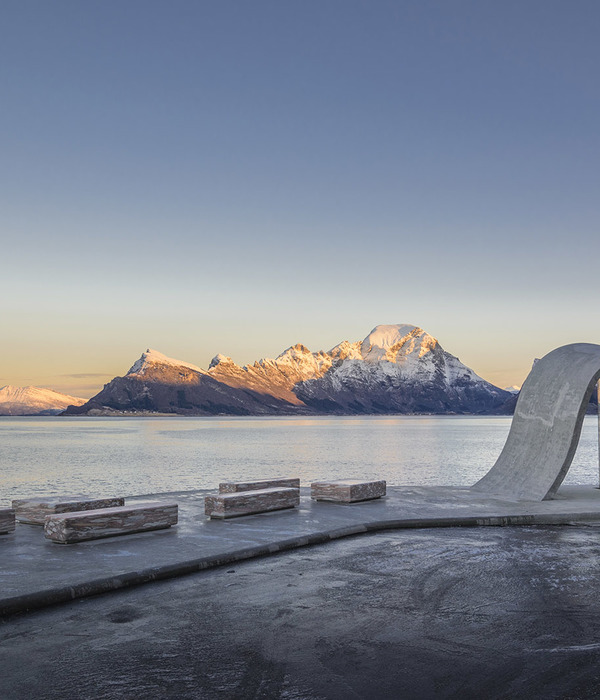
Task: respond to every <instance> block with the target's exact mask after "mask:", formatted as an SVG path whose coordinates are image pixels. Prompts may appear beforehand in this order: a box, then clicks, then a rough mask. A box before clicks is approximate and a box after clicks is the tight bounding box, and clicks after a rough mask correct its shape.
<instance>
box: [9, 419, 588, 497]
mask: <svg viewBox="0 0 600 700" xmlns="http://www.w3.org/2000/svg"><path fill="white" fill-rule="evenodd" d="M510 420H511V419H510V418H508V417H504V416H503V417H470V416H469V417H463V416H398V417H391V416H383V417H327V418H59V417H44V418H16V417H15V418H0V503H2V504H6V503H7V502H8V501H10V499H12V498H17V497H19V496H28V495H42V494H43V495H49V494H71V493H79V492H81V493H89V494H94V495H98V496H102V495H112V494H118V495H120V494H124V495H134V494H144V493H160V492H165V491H179V490H191V489H200V488H208V489H211V488H215V486H216V485H217V483H218V482H219V481H220V480H221V479H239V480H243V479H255V478H267V477H271V476H287V475H291V476H299V477H300V479H301V482H302V484H303V485H306V484H308V483H310V481H312V480H315V479H341V478H362V477H364V478H382V479H386V480H387V481H388V483H389V484H395V485H416V484H419V485H426V484H448V485H454V486H468V485H470V484H472V483H473V482H475V481H476V480H477V479H478V478H480V477H481V476H483V474H485V472H486V471H487V470H488V469H489V468H490V467H491V466H492V464H493V463H494V462H495V460H496V458H497V457H498V455H499V453H500V450H501V449H502V446H503V444H504V441H505V440H506V436H507V434H508V430H509V427H510ZM597 442H598V441H597V423H596V418H595V417H594V416H588V417H587V418H586V420H585V424H584V428H583V433H582V437H581V442H580V447H579V450H578V452H577V454H576V456H575V459H574V462H573V466H572V468H571V471H570V472H569V474H568V476H567V480H566V482H567V483H583V484H593V485H596V484H597V481H598V445H597Z"/></svg>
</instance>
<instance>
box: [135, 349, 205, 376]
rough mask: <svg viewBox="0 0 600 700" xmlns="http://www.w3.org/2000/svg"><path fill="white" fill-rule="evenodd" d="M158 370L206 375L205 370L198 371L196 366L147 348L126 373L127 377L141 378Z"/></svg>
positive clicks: (198, 368)
mask: <svg viewBox="0 0 600 700" xmlns="http://www.w3.org/2000/svg"><path fill="white" fill-rule="evenodd" d="M158 368H182V369H191V370H193V371H194V372H199V373H200V374H206V371H205V370H203V369H200V367H196V365H192V364H190V363H189V362H182V361H181V360H175V359H173V358H172V357H167V356H166V355H163V354H162V352H158V350H152V349H151V348H148V349H147V350H146V352H143V353H142V356H141V357H140V359H139V360H136V361H135V362H134V363H133V365H132V366H131V368H130V369H129V372H127V375H128V376H131V375H137V376H142V375H144V374H146V373H148V372H151V371H152V370H157V369H158Z"/></svg>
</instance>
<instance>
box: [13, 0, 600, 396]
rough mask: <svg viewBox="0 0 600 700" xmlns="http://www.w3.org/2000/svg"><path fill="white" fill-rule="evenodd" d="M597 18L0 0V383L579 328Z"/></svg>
mask: <svg viewBox="0 0 600 700" xmlns="http://www.w3.org/2000/svg"><path fill="white" fill-rule="evenodd" d="M598 37H600V3H598V2H597V0H564V1H557V0H518V1H514V0H495V1H489V0H473V1H467V0H438V1H430V0H414V1H412V0H410V1H404V0H395V1H388V0H362V1H357V0H272V1H270V2H266V1H262V0H254V1H253V2H248V1H247V0H244V1H241V0H240V1H237V2H234V1H228V0H218V2H217V1H211V2H203V1H201V0H195V1H187V0H179V1H178V0H171V1H170V2H166V1H161V2H156V1H154V0H118V1H113V0H86V2H81V1H80V0H69V1H65V0H54V1H53V2H47V0H37V1H32V0H4V1H3V2H2V7H1V8H0V89H1V93H0V97H1V99H0V153H1V154H2V155H1V167H0V179H1V181H0V231H1V235H2V244H1V249H0V250H1V260H0V270H1V272H0V334H1V335H0V340H1V345H0V348H1V354H0V386H2V385H4V384H15V385H21V386H23V385H26V384H34V385H38V386H48V387H51V388H55V389H58V390H61V391H65V392H67V393H72V394H75V395H80V396H84V397H87V396H90V395H92V394H94V393H96V391H97V390H98V389H99V388H100V387H101V386H102V384H103V383H104V382H106V381H108V380H109V379H111V378H112V377H113V376H115V375H122V374H124V373H125V372H126V371H127V369H128V368H129V366H130V365H131V364H133V362H134V361H135V360H136V359H137V358H138V357H139V355H140V354H141V353H142V351H143V350H145V349H146V348H147V347H153V348H155V349H157V350H159V351H161V352H163V353H165V354H167V355H170V356H172V357H177V358H179V359H183V360H186V361H188V362H193V363H195V364H199V365H200V366H203V367H206V366H207V365H208V363H209V361H210V359H211V357H212V356H213V355H215V354H216V353H217V352H222V353H224V354H226V355H231V356H232V357H233V359H234V360H235V361H236V362H238V363H239V364H242V363H246V362H251V361H254V360H255V359H258V358H260V357H273V356H275V355H277V354H279V352H281V351H282V350H284V349H285V348H286V347H288V346H289V345H291V344H293V343H296V342H299V341H300V342H303V343H304V344H306V345H307V346H308V347H309V348H310V349H311V350H319V349H329V348H330V347H331V346H333V345H335V344H336V343H338V342H340V341H342V340H344V339H348V340H359V339H362V338H363V337H364V336H365V335H367V333H368V332H369V331H370V330H371V328H372V327H373V326H375V325H377V324H380V323H412V324H415V325H419V326H421V327H422V328H424V329H425V330H427V331H428V332H429V333H431V334H432V335H434V336H435V337H437V338H438V339H439V341H440V342H441V344H442V346H443V347H444V348H445V349H446V350H448V351H450V352H451V353H453V354H454V355H457V356H458V357H460V359H461V360H462V361H463V362H465V363H466V364H467V365H469V366H470V367H472V368H473V369H474V370H475V371H477V372H478V373H479V374H481V375H482V376H484V377H485V378H486V379H489V380H490V381H493V382H494V383H497V384H499V385H501V386H505V385H509V384H513V383H517V384H520V383H521V382H522V381H523V379H524V378H525V376H526V375H527V372H528V371H529V369H530V367H531V363H532V361H533V359H534V358H535V357H540V356H542V355H544V354H545V353H547V352H549V351H550V350H552V349H553V348H554V347H557V346H559V345H563V344H565V343H571V342H594V343H600V282H599V279H600V231H599V221H600V218H599V209H600V198H599V179H600V177H599V163H600V148H599V146H600V129H599V124H600V109H599V107H600V89H599V88H600V79H599V75H600V70H599V69H600V65H599V63H600V62H599V57H600V41H599V39H598Z"/></svg>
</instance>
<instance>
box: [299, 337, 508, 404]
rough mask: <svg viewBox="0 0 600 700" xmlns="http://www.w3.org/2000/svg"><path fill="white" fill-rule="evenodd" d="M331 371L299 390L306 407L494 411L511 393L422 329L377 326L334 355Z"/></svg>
mask: <svg viewBox="0 0 600 700" xmlns="http://www.w3.org/2000/svg"><path fill="white" fill-rule="evenodd" d="M331 354H332V356H333V357H335V356H336V355H337V356H338V357H343V359H341V360H337V361H335V362H334V363H333V365H332V367H331V369H330V370H329V371H328V372H327V373H325V374H323V375H322V376H321V377H317V378H314V379H311V380H308V381H305V382H303V383H302V384H299V385H298V386H296V387H295V392H296V395H297V396H298V398H300V399H301V400H302V401H303V402H304V403H305V404H306V405H308V406H312V407H313V408H315V409H320V410H325V411H328V412H330V411H334V412H344V413H490V412H495V411H498V410H500V408H501V406H502V404H503V403H504V402H505V401H506V400H507V399H508V398H509V396H510V395H509V394H508V393H506V392H504V391H503V390H502V389H499V388H498V387H495V386H494V385H492V384H490V383H489V382H486V381H485V380H484V379H482V378H481V377H479V376H478V375H477V374H475V372H474V371H473V370H472V369H469V367H467V366H466V365H464V364H463V363H462V362H460V360H459V359H458V358H457V357H454V355H451V354H450V353H448V352H446V351H445V350H444V349H443V348H442V346H441V345H440V344H439V342H438V341H437V340H436V339H435V338H434V337H433V336H431V335H429V334H428V333H426V332H425V331H424V330H423V329H422V328H418V327H417V326H411V325H407V324H402V325H388V326H377V327H375V328H374V329H373V330H372V331H371V333H369V335H368V336H367V337H366V338H365V339H364V340H363V341H362V342H361V343H352V344H342V345H341V346H336V347H335V348H333V350H332V351H331Z"/></svg>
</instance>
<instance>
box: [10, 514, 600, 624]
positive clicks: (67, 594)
mask: <svg viewBox="0 0 600 700" xmlns="http://www.w3.org/2000/svg"><path fill="white" fill-rule="evenodd" d="M593 520H600V513H599V512H585V513H561V514H555V515H552V514H548V513H538V514H529V515H495V516H487V517H484V516H481V517H477V516H471V517H446V518H414V519H410V520H379V521H373V522H368V523H360V524H357V525H352V526H349V527H343V528H337V529H335V530H331V531H328V532H316V533H312V534H309V535H302V536H300V537H293V538H290V539H287V540H281V541H279V542H272V543H270V544H264V545H258V546H256V547H248V548H246V549H240V550H237V551H234V552H228V553H225V554H216V555H212V556H208V557H201V558H198V559H190V560H188V561H182V562H178V563H176V564H168V565H165V566H157V567H151V568H148V569H142V570H140V571H131V572H127V573H124V574H120V575H118V576H108V577H105V578H99V579H94V580H92V581H85V582H82V583H79V584H76V585H74V586H63V587H58V588H48V589H45V590H42V591H35V592H34V593H27V594H25V595H20V596H12V597H10V598H3V599H0V617H7V616H10V615H16V614H18V613H25V612H28V611H32V610H39V609H41V608H46V607H49V606H51V605H57V604H60V603H67V602H69V601H72V600H76V599H78V598H87V597H89V596H93V595H99V594H101V593H109V592H111V591H118V590H121V589H123V588H130V587H132V586H139V585H142V584H144V583H151V582H153V581H163V580H166V579H170V578H176V577H178V576H185V575H187V574H193V573H198V572H200V571H204V570H206V569H214V568H217V567H220V566H228V565H231V564H234V563H237V562H241V561H245V560H247V559H256V558H258V557H266V556H270V555H273V554H278V553H280V552H287V551H290V550H293V549H299V548H301V547H308V546H311V545H318V544H325V543H327V542H331V541H333V540H338V539H342V538H344V537H353V536H356V535H364V534H370V533H374V532H382V531H385V530H404V529H428V528H438V527H506V526H524V525H569V524H571V523H574V522H583V521H593Z"/></svg>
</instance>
